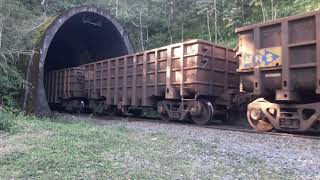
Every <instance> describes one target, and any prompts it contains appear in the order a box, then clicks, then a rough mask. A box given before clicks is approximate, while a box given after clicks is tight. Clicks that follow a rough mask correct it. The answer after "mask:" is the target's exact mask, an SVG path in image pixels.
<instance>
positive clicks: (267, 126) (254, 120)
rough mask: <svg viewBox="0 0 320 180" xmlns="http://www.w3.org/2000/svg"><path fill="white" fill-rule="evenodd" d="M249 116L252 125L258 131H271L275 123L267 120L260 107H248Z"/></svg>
mask: <svg viewBox="0 0 320 180" xmlns="http://www.w3.org/2000/svg"><path fill="white" fill-rule="evenodd" d="M247 118H248V122H249V124H250V125H251V127H253V128H254V130H256V131H258V132H269V131H271V130H272V129H273V125H272V124H271V123H270V122H268V120H266V118H265V117H264V116H263V114H262V111H261V110H260V109H248V112H247Z"/></svg>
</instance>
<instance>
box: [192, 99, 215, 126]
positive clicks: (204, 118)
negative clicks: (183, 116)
mask: <svg viewBox="0 0 320 180" xmlns="http://www.w3.org/2000/svg"><path fill="white" fill-rule="evenodd" d="M213 112H214V110H213V106H212V103H211V102H210V101H208V100H204V99H199V100H196V101H195V104H194V106H193V107H192V109H191V113H190V115H191V119H192V121H193V122H194V123H196V124H198V125H205V124H208V123H210V121H211V120H212V118H213Z"/></svg>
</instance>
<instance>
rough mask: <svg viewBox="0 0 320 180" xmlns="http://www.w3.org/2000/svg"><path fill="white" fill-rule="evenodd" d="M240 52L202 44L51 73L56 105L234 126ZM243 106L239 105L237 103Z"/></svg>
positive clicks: (50, 95) (50, 96) (191, 42)
mask: <svg viewBox="0 0 320 180" xmlns="http://www.w3.org/2000/svg"><path fill="white" fill-rule="evenodd" d="M235 55H236V53H235V52H234V51H233V50H231V49H228V48H225V47H222V46H219V45H216V44H213V43H211V42H208V41H203V40H189V41H186V42H183V43H177V44H173V45H170V46H165V47H161V48H157V49H153V50H148V51H144V52H140V53H136V54H130V55H126V56H121V57H117V58H113V59H107V60H102V61H98V62H94V63H90V64H84V65H81V66H79V67H72V68H68V69H62V70H56V71H52V72H49V73H47V74H46V76H45V89H47V91H46V93H47V94H46V95H47V97H48V101H49V103H50V106H51V107H62V108H64V109H66V110H69V111H75V110H79V108H81V107H82V108H86V109H90V110H92V111H94V112H96V113H117V114H119V113H131V114H133V115H136V116H138V115H140V114H141V113H142V111H143V110H144V109H155V110H157V111H158V113H159V114H160V117H161V118H162V119H163V120H166V121H169V120H187V119H191V120H192V121H193V122H195V123H197V124H208V123H210V122H211V121H212V120H213V119H215V118H216V119H219V120H224V121H228V122H231V120H230V119H231V117H232V115H233V114H234V113H235V112H237V109H239V108H235V107H236V106H241V104H240V103H234V102H233V101H234V99H235V98H238V99H240V98H239V94H240V93H238V84H239V76H238V75H237V74H236V69H237V68H238V60H237V59H236V57H235ZM237 102H240V101H237Z"/></svg>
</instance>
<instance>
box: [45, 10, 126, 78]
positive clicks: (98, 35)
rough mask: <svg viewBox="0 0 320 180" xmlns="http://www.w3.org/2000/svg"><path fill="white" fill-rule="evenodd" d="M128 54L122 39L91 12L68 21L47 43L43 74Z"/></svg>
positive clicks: (107, 21)
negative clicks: (48, 43)
mask: <svg viewBox="0 0 320 180" xmlns="http://www.w3.org/2000/svg"><path fill="white" fill-rule="evenodd" d="M125 54H128V49H127V46H126V44H125V42H124V39H123V37H122V35H121V34H120V32H119V31H118V29H117V28H116V27H115V25H114V24H113V23H112V22H111V21H109V20H108V19H106V18H105V17H103V16H101V15H99V14H96V13H90V12H84V13H79V14H76V15H74V16H73V17H71V18H70V19H69V20H67V21H66V22H65V23H64V24H63V25H62V26H61V28H60V29H59V30H58V32H57V33H56V34H55V36H54V38H53V40H52V41H51V43H50V46H49V49H48V53H47V56H46V60H45V66H44V72H45V73H46V72H48V71H52V70H57V69H64V68H70V67H75V66H79V65H82V64H86V63H90V62H95V61H99V60H103V59H109V58H113V57H117V56H121V55H125Z"/></svg>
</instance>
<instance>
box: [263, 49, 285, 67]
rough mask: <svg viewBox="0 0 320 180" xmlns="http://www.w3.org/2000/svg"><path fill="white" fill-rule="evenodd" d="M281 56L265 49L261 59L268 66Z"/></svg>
mask: <svg viewBox="0 0 320 180" xmlns="http://www.w3.org/2000/svg"><path fill="white" fill-rule="evenodd" d="M279 57H280V56H278V55H276V54H274V53H272V52H270V51H267V50H265V53H264V55H262V58H261V60H262V61H263V62H264V63H265V65H266V66H268V65H269V64H271V63H272V62H274V61H275V60H277V59H278V58H279Z"/></svg>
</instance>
